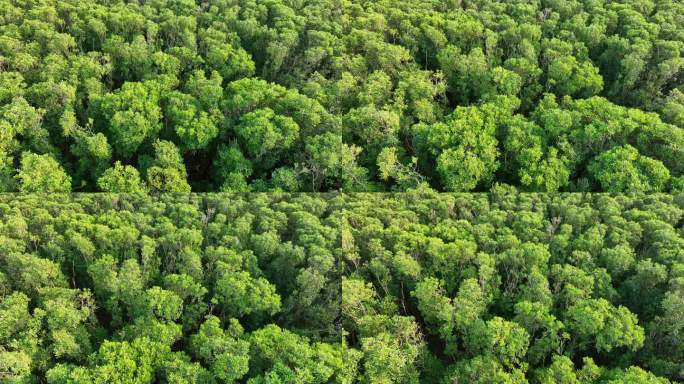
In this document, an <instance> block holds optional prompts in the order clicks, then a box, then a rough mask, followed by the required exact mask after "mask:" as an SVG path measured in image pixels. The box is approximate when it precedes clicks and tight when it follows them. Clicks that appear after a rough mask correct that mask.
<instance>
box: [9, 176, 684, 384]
mask: <svg viewBox="0 0 684 384" xmlns="http://www.w3.org/2000/svg"><path fill="white" fill-rule="evenodd" d="M683 335H684V195H679V196H672V195H653V196H642V197H637V196H632V197H628V196H609V195H604V194H597V195H591V194H590V195H582V194H564V195H548V194H515V193H511V192H510V190H508V189H501V188H500V187H497V188H495V191H494V192H493V193H492V194H489V195H486V194H475V195H472V194H462V195H452V194H434V192H430V191H429V190H427V189H425V190H422V191H413V192H410V193H406V194H394V195H386V194H356V195H344V194H320V195H307V194H302V195H297V194H295V195H288V194H247V195H240V194H238V195H232V194H230V195H229V194H218V195H215V194H209V195H176V196H170V195H163V196H159V197H154V198H152V197H145V196H144V195H110V194H91V195H87V194H86V195H72V196H66V195H54V196H49V197H48V196H39V195H34V196H18V195H0V382H3V383H4V382H7V383H22V384H29V383H49V384H67V383H69V384H104V383H119V384H145V383H177V384H180V383H198V384H200V383H208V384H211V383H216V384H218V383H236V382H239V383H248V384H262V383H263V384H291V383H300V384H323V383H340V384H351V383H361V384H371V383H373V384H376V383H379V384H395V383H396V384H417V383H442V384H453V383H502V384H503V383H506V384H517V383H532V384H547V383H548V384H551V383H559V384H579V383H582V384H585V383H586V384H588V383H603V384H618V383H633V384H666V383H669V382H676V381H684V340H682V337H683Z"/></svg>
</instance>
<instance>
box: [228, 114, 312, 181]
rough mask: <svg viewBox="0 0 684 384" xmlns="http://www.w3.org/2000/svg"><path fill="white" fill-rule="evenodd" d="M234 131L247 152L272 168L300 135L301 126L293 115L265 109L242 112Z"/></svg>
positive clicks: (265, 165) (266, 166)
mask: <svg viewBox="0 0 684 384" xmlns="http://www.w3.org/2000/svg"><path fill="white" fill-rule="evenodd" d="M235 133H236V135H237V137H238V139H239V140H240V143H241V144H242V145H243V146H244V148H245V149H246V151H247V153H248V154H249V155H250V156H252V157H254V158H255V160H256V161H258V162H259V163H261V162H263V163H264V166H263V167H265V168H270V167H272V166H273V165H274V164H275V163H276V162H277V160H278V159H279V156H281V155H282V153H283V152H284V151H285V150H287V149H288V148H290V147H291V146H292V145H293V143H294V142H295V140H296V139H297V138H298V137H299V125H297V123H296V122H295V121H294V120H293V119H292V118H290V117H287V116H281V115H277V114H276V113H275V112H274V111H273V110H272V109H270V108H262V109H257V110H256V111H253V112H249V113H247V114H245V115H243V116H242V117H241V118H240V121H239V123H238V124H237V126H236V127H235Z"/></svg>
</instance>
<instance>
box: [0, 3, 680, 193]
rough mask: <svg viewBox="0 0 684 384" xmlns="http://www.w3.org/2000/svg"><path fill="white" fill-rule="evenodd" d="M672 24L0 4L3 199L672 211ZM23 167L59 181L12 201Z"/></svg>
mask: <svg viewBox="0 0 684 384" xmlns="http://www.w3.org/2000/svg"><path fill="white" fill-rule="evenodd" d="M682 20H684V4H683V3H682V2H681V1H677V0H658V1H653V0H629V1H628V0H621V1H612V0H611V1H609V0H596V1H588V0H564V1H560V0H548V1H546V0H545V1H523V0H468V1H466V0H462V1H461V0H459V1H424V0H378V1H372V2H369V1H362V0H342V1H336V0H302V1H280V0H206V1H199V0H178V1H172V2H169V1H128V0H107V1H105V0H40V1H20V2H16V1H11V0H2V1H0V191H10V192H11V191H28V190H54V189H55V188H57V190H64V189H70V190H73V191H79V192H91V191H93V192H94V191H105V192H107V191H142V190H146V191H150V192H160V191H188V190H189V189H191V190H193V191H235V192H237V191H257V192H258V191H307V192H309V191H310V192H318V191H334V190H343V191H361V192H363V191H403V190H407V189H410V188H415V187H416V186H417V185H420V184H424V185H428V186H430V187H431V188H434V189H436V190H442V191H457V192H461V191H489V190H491V188H492V187H493V186H494V185H496V184H497V183H498V184H507V185H513V186H516V187H517V188H519V189H521V190H524V191H551V192H555V191H571V192H574V191H582V192H592V191H593V192H632V191H655V192H671V191H679V190H681V189H682V183H683V182H682V180H683V179H682V178H684V150H683V149H682V148H684V96H683V95H684V75H683V73H684V27H683V25H684V22H683V21H682ZM158 142H164V143H169V144H170V145H173V146H174V147H175V148H176V150H175V151H177V152H178V156H175V157H176V158H177V159H176V160H177V161H176V160H174V166H172V167H161V166H159V165H153V164H152V161H151V160H150V159H153V158H154V157H155V156H157V155H156V152H157V151H158V150H159V148H158V147H159V145H158V144H156V143H158ZM25 153H33V154H35V155H39V156H49V157H50V158H51V159H53V160H54V164H52V165H50V166H48V165H44V166H43V168H42V169H47V168H50V169H52V168H55V169H57V168H59V169H60V170H59V171H56V172H59V173H64V174H65V175H64V176H65V177H62V176H59V177H60V178H61V179H62V181H59V182H58V181H55V180H35V181H34V182H32V183H27V182H26V181H25V180H27V179H26V178H25V177H24V176H25V175H26V172H27V170H26V169H23V168H24V167H23V166H22V164H23V162H24V160H23V157H24V154H25ZM46 161H47V160H46ZM44 162H45V161H44ZM176 163H177V164H176ZM117 164H119V165H117ZM26 166H27V167H37V165H33V166H31V165H28V164H27V165H26ZM134 170H137V173H138V174H139V175H140V181H137V180H138V177H136V176H135V174H134V172H133V171H134ZM33 172H34V174H33V175H32V176H35V177H37V178H45V177H48V175H46V174H45V173H44V172H41V171H38V170H35V171H33ZM124 175H126V177H129V176H130V178H132V179H133V181H132V182H131V183H130V185H126V183H125V182H123V177H124ZM67 179H68V180H70V181H71V184H70V185H68V184H67V183H66V182H64V180H67ZM167 180H168V181H167ZM163 183H168V184H169V186H168V187H167V186H163V185H162V184H163ZM29 184H33V185H29ZM57 184H60V185H59V186H58V187H57V186H56V185H57Z"/></svg>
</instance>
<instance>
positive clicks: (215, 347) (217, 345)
mask: <svg viewBox="0 0 684 384" xmlns="http://www.w3.org/2000/svg"><path fill="white" fill-rule="evenodd" d="M243 332H244V331H243V329H242V326H240V323H239V322H237V320H231V321H230V324H229V325H228V327H227V328H226V329H225V330H224V328H223V327H222V326H221V322H220V321H219V319H218V318H217V317H215V316H209V317H207V319H206V320H205V321H204V323H202V325H201V326H200V328H199V331H198V332H197V334H195V335H192V337H191V338H190V345H191V350H192V351H193V354H194V355H195V356H196V357H197V358H198V359H201V360H202V361H203V362H204V363H206V364H207V365H209V366H210V370H211V371H212V373H213V374H214V377H215V378H217V379H218V380H220V381H221V382H222V383H234V382H236V381H237V380H239V379H240V378H242V377H243V376H244V375H245V374H246V373H247V371H248V370H249V342H248V341H246V340H241V339H240V338H241V337H242V336H243Z"/></svg>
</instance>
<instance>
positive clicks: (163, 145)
mask: <svg viewBox="0 0 684 384" xmlns="http://www.w3.org/2000/svg"><path fill="white" fill-rule="evenodd" d="M146 173H147V186H148V188H149V189H150V191H153V192H190V185H189V184H188V182H187V171H186V170H185V164H184V163H183V158H182V157H181V154H180V151H179V150H178V148H176V146H175V145H174V144H173V143H172V142H170V141H156V142H155V143H154V158H153V159H151V161H150V163H149V168H147V169H146Z"/></svg>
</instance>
